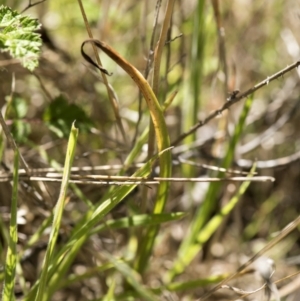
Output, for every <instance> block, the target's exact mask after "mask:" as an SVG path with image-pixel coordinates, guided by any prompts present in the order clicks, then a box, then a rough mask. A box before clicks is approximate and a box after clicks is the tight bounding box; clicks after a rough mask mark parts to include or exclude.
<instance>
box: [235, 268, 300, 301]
mask: <svg viewBox="0 0 300 301" xmlns="http://www.w3.org/2000/svg"><path fill="white" fill-rule="evenodd" d="M299 274H300V271H298V272H295V273H293V274H291V275H288V276H286V277H283V278H281V279H278V280H276V281H274V284H278V283H280V282H283V281H285V280H288V279H291V278H293V277H295V276H297V275H299ZM295 280H298V279H295ZM298 282H299V280H298ZM288 285H289V284H288ZM266 286H267V283H265V284H264V285H262V286H261V287H260V288H259V289H257V290H255V291H252V292H247V293H246V292H245V294H243V295H242V296H240V297H239V298H238V299H233V300H231V301H238V300H241V299H244V298H246V297H248V296H250V295H252V294H254V293H256V292H258V291H260V290H262V289H264V288H265V287H266ZM298 288H299V285H298V286H297V287H296V289H298ZM288 293H291V291H289V292H288ZM279 294H280V297H281V298H283V297H285V296H287V295H288V294H287V292H285V287H283V288H281V289H280V290H279Z"/></svg>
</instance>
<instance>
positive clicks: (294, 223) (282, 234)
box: [199, 216, 300, 301]
mask: <svg viewBox="0 0 300 301" xmlns="http://www.w3.org/2000/svg"><path fill="white" fill-rule="evenodd" d="M299 225H300V216H298V217H297V218H296V219H294V221H292V222H291V223H290V224H288V225H287V226H286V227H285V228H284V229H283V230H282V231H281V232H280V233H279V234H278V235H277V236H276V237H274V238H273V239H272V240H271V241H270V242H269V243H268V244H267V245H266V246H265V247H264V248H262V249H261V250H260V251H259V252H257V253H256V254H255V255H254V256H253V257H252V258H250V259H249V260H248V261H247V262H246V263H244V264H243V265H241V266H240V267H239V269H238V270H237V271H236V272H235V273H233V274H232V275H231V276H229V277H228V278H226V279H224V280H223V281H221V282H220V283H219V284H218V285H217V286H215V287H214V288H213V289H211V290H210V291H208V292H207V293H205V294H204V295H203V296H202V297H201V298H200V299H199V301H204V300H207V298H209V297H210V296H211V295H212V294H213V293H214V292H216V291H217V290H219V289H220V288H221V287H222V285H225V284H226V283H227V282H229V281H230V280H232V279H233V278H236V277H237V276H238V275H239V274H240V273H241V272H243V271H244V270H245V269H246V268H247V267H248V266H249V265H250V264H251V263H253V262H254V261H255V260H256V259H258V258H259V257H261V256H262V255H263V254H264V253H266V252H267V251H268V250H270V249H271V248H272V247H274V246H275V245H276V244H277V243H279V242H280V241H281V240H282V239H283V238H285V237H286V236H287V235H288V234H290V233H291V232H292V231H293V230H295V229H296V228H297V227H298V226H299Z"/></svg>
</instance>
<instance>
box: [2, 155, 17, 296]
mask: <svg viewBox="0 0 300 301" xmlns="http://www.w3.org/2000/svg"><path fill="white" fill-rule="evenodd" d="M18 180H19V151H18V150H15V154H14V171H13V192H12V201H11V216H10V226H9V240H8V249H7V254H6V261H5V276H4V288H3V299H2V300H3V301H14V300H15V292H14V287H15V279H16V277H15V276H16V266H17V258H18V255H17V242H18V228H17V209H18Z"/></svg>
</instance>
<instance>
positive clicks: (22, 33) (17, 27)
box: [0, 5, 42, 71]
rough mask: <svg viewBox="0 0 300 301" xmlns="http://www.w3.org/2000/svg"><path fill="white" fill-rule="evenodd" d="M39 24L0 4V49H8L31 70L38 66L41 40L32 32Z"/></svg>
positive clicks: (3, 50)
mask: <svg viewBox="0 0 300 301" xmlns="http://www.w3.org/2000/svg"><path fill="white" fill-rule="evenodd" d="M40 27H41V24H40V23H39V22H38V21H37V20H36V19H33V18H31V17H28V16H22V15H20V14H19V13H18V12H16V11H14V10H12V9H10V8H9V7H7V6H3V5H1V6H0V50H1V51H2V52H5V51H8V52H9V53H10V55H11V56H12V57H14V58H16V59H20V60H21V63H22V65H23V66H24V67H25V68H27V69H29V70H30V71H33V70H34V69H35V68H36V67H37V66H38V57H39V54H40V50H41V46H42V40H41V37H40V35H39V34H38V33H36V32H34V31H36V30H37V29H39V28H40Z"/></svg>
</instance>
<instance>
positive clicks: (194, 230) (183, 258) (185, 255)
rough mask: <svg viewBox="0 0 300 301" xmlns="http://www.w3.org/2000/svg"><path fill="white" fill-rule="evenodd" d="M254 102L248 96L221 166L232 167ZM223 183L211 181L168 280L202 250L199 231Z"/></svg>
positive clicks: (221, 173)
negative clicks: (236, 149) (198, 239)
mask: <svg viewBox="0 0 300 301" xmlns="http://www.w3.org/2000/svg"><path fill="white" fill-rule="evenodd" d="M252 102H253V95H252V97H250V98H248V99H247V100H246V102H245V105H244V108H243V111H242V113H241V115H240V118H239V121H238V124H237V125H236V127H235V131H234V134H233V137H232V139H231V141H230V143H229V145H228V148H227V151H226V156H225V158H224V161H223V163H222V166H221V167H223V168H226V169H227V168H229V167H230V164H231V162H232V160H233V157H234V151H235V148H236V145H237V143H238V141H239V139H240V136H241V134H242V130H243V128H244V124H245V120H246V117H247V116H248V113H249V111H250V108H251V105H252ZM223 175H224V173H223V172H219V173H218V177H222V176H223ZM221 185H222V184H221V183H220V182H216V183H211V184H210V185H209V188H208V191H207V193H206V196H205V199H204V201H203V203H202V205H201V207H200V208H199V209H198V211H197V213H196V215H195V217H194V219H193V222H192V225H191V230H190V232H189V234H188V235H187V237H186V238H185V240H184V241H183V242H182V244H181V246H180V249H179V252H178V259H177V260H176V261H175V263H174V266H173V268H172V270H170V271H169V273H168V274H167V276H166V279H165V280H166V281H167V282H169V281H171V280H172V279H173V277H174V276H175V275H177V274H180V273H182V271H183V270H184V268H185V267H186V266H187V265H188V264H189V263H190V262H191V261H192V260H193V258H194V255H195V254H196V253H197V252H199V251H200V248H201V246H199V245H198V243H197V237H198V235H199V232H201V230H202V229H203V227H204V226H205V223H206V222H207V220H208V218H209V216H210V215H211V213H212V212H213V210H214V209H215V207H216V200H217V196H218V194H219V192H220V188H221V187H222V186H221ZM195 248H196V249H197V252H196V251H195ZM190 252H191V254H190ZM193 254H194V255H193Z"/></svg>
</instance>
